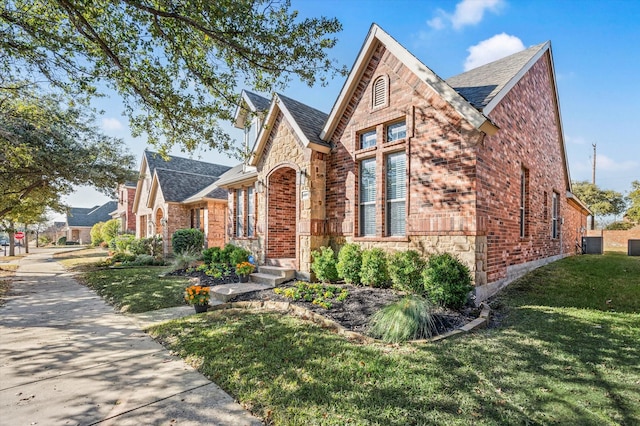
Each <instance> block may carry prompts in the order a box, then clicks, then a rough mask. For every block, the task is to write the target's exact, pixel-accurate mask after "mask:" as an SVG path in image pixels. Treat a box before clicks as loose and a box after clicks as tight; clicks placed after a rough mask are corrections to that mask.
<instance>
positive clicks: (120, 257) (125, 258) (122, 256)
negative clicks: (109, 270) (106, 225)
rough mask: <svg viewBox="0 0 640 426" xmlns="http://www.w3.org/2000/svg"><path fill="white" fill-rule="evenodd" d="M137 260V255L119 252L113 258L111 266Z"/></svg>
mask: <svg viewBox="0 0 640 426" xmlns="http://www.w3.org/2000/svg"><path fill="white" fill-rule="evenodd" d="M135 259H136V256H135V254H129V253H125V252H122V251H119V252H117V253H115V254H114V255H113V256H111V264H114V263H117V262H131V261H133V260H135Z"/></svg>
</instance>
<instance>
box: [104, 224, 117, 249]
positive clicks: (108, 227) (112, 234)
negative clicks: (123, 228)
mask: <svg viewBox="0 0 640 426" xmlns="http://www.w3.org/2000/svg"><path fill="white" fill-rule="evenodd" d="M119 232H120V220H118V219H111V220H108V221H106V222H105V223H104V224H103V225H102V228H101V229H100V235H101V236H102V241H105V242H106V243H107V244H109V248H110V249H111V250H115V249H116V243H115V240H116V237H117V236H118V233H119Z"/></svg>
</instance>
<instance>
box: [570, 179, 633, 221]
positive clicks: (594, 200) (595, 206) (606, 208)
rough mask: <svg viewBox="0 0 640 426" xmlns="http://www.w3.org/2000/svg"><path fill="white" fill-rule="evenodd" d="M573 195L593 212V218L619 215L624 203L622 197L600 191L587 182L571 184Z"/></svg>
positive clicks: (611, 192)
mask: <svg viewBox="0 0 640 426" xmlns="http://www.w3.org/2000/svg"><path fill="white" fill-rule="evenodd" d="M571 187H572V190H573V193H574V194H575V195H577V196H578V198H579V199H580V200H582V202H584V203H585V204H586V205H587V207H589V209H590V210H591V211H592V212H593V214H594V215H595V216H606V215H616V216H617V215H620V214H621V213H622V212H624V209H625V207H626V202H625V199H624V197H623V195H622V194H621V193H619V192H617V191H613V190H610V189H600V188H598V186H597V185H594V184H592V183H589V182H587V181H578V182H572V184H571Z"/></svg>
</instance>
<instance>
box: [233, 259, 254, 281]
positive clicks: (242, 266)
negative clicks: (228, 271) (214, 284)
mask: <svg viewBox="0 0 640 426" xmlns="http://www.w3.org/2000/svg"><path fill="white" fill-rule="evenodd" d="M255 270H256V267H255V266H254V265H253V263H249V262H240V263H238V264H237V265H236V274H237V275H238V276H239V277H240V282H241V283H246V282H249V274H251V273H252V272H253V271H255Z"/></svg>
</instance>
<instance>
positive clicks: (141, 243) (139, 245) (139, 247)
mask: <svg viewBox="0 0 640 426" xmlns="http://www.w3.org/2000/svg"><path fill="white" fill-rule="evenodd" d="M129 251H130V252H131V253H133V254H135V255H140V254H148V255H150V256H153V257H160V256H162V237H161V236H159V235H156V236H153V237H149V238H140V239H135V240H133V241H131V243H130V244H129Z"/></svg>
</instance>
